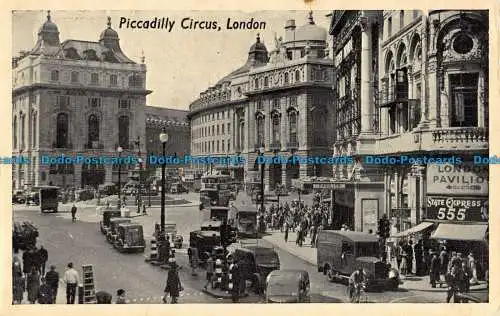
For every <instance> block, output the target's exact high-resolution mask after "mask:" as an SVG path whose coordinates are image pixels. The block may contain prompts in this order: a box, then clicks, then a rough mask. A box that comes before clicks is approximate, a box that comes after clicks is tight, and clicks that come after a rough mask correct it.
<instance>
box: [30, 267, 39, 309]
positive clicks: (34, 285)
mask: <svg viewBox="0 0 500 316" xmlns="http://www.w3.org/2000/svg"><path fill="white" fill-rule="evenodd" d="M27 289H28V301H29V302H30V303H31V304H35V302H36V301H37V300H38V293H39V291H40V273H39V272H38V269H37V268H36V267H34V266H33V267H32V268H31V272H30V274H29V275H28V286H27Z"/></svg>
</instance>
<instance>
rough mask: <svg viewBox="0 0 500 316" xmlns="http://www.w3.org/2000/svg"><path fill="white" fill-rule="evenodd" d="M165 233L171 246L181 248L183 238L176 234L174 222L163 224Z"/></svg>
mask: <svg viewBox="0 0 500 316" xmlns="http://www.w3.org/2000/svg"><path fill="white" fill-rule="evenodd" d="M165 234H167V236H168V238H169V240H170V243H171V246H172V247H174V248H177V249H181V248H182V243H183V242H184V238H183V237H182V236H181V235H179V234H177V225H176V224H175V223H172V222H168V223H166V224H165Z"/></svg>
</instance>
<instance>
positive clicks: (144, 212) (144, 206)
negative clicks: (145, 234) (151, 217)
mask: <svg viewBox="0 0 500 316" xmlns="http://www.w3.org/2000/svg"><path fill="white" fill-rule="evenodd" d="M142 214H143V215H146V214H147V213H146V203H142Z"/></svg>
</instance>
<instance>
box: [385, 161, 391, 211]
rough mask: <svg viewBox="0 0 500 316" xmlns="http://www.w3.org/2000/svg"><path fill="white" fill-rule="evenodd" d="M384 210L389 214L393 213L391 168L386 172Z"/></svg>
mask: <svg viewBox="0 0 500 316" xmlns="http://www.w3.org/2000/svg"><path fill="white" fill-rule="evenodd" d="M384 198H385V205H384V211H385V214H387V216H389V215H390V213H391V170H390V169H387V168H386V170H385V172H384Z"/></svg>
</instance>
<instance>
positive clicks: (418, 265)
mask: <svg viewBox="0 0 500 316" xmlns="http://www.w3.org/2000/svg"><path fill="white" fill-rule="evenodd" d="M414 253H415V275H417V276H420V275H422V272H423V270H424V268H423V266H424V265H423V260H424V254H423V249H422V240H419V241H417V243H416V244H415V250H414Z"/></svg>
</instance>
